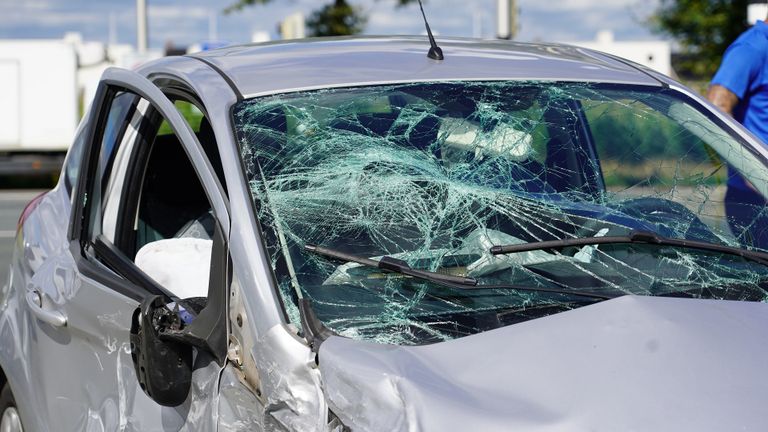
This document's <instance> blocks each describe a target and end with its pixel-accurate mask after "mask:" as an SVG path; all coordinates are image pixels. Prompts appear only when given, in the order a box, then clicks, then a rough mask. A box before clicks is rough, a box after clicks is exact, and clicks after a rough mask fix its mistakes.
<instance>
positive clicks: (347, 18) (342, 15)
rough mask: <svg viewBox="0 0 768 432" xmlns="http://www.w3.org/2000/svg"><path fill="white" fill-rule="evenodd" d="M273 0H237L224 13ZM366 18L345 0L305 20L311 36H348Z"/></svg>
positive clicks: (401, 2)
mask: <svg viewBox="0 0 768 432" xmlns="http://www.w3.org/2000/svg"><path fill="white" fill-rule="evenodd" d="M272 1H274V0H237V1H236V2H235V3H233V4H232V5H230V6H228V7H227V8H226V9H224V13H231V12H236V11H239V10H242V9H243V8H245V7H248V6H254V5H263V4H267V3H271V2H272ZM417 1H418V0H397V7H400V6H405V5H408V4H411V3H416V2H417ZM366 22H367V17H366V16H365V13H364V12H363V11H362V10H361V8H360V7H357V6H352V5H350V4H349V3H347V1H346V0H334V1H333V2H332V3H329V4H326V5H325V6H323V7H321V8H320V9H318V10H316V11H314V12H312V14H310V16H309V18H308V19H307V28H308V29H309V34H310V35H311V36H348V35H354V34H358V33H362V31H363V30H364V29H365V23H366Z"/></svg>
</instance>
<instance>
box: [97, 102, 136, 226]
mask: <svg viewBox="0 0 768 432" xmlns="http://www.w3.org/2000/svg"><path fill="white" fill-rule="evenodd" d="M138 99H139V98H138V96H136V95H135V94H132V93H127V92H120V93H117V94H116V95H115V97H114V98H113V99H112V102H111V104H110V106H109V113H108V114H107V118H106V121H105V124H104V127H103V131H102V136H101V140H100V143H101V144H100V146H99V157H98V160H97V166H96V172H95V178H96V181H95V182H94V188H93V190H92V191H91V196H90V197H89V200H90V201H91V203H90V205H89V211H90V214H89V218H90V219H89V220H90V222H89V233H88V236H89V237H90V239H91V240H95V239H96V237H98V236H99V235H101V234H102V233H104V230H103V228H104V226H103V224H102V222H103V218H104V211H105V207H106V203H108V202H109V201H110V193H109V192H110V191H111V190H114V188H115V180H117V179H116V178H114V177H112V169H113V167H114V166H115V161H116V160H117V159H118V155H121V156H124V154H125V152H124V151H119V150H121V149H122V146H121V145H119V144H120V142H121V141H122V140H123V137H124V134H125V132H126V130H128V129H129V125H130V122H131V118H132V117H133V115H134V113H135V112H136V106H137V102H138ZM108 189H109V190H108ZM108 228H109V229H110V230H109V231H108V232H107V235H108V237H110V240H112V237H113V235H114V232H113V231H114V227H112V226H109V227H108Z"/></svg>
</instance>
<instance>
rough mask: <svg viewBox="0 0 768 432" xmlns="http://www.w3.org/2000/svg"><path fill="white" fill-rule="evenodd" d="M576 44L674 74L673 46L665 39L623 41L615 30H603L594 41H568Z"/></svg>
mask: <svg viewBox="0 0 768 432" xmlns="http://www.w3.org/2000/svg"><path fill="white" fill-rule="evenodd" d="M564 43H567V44H569V45H576V46H580V47H584V48H589V49H593V50H597V51H602V52H605V53H608V54H613V55H616V56H619V57H622V58H625V59H627V60H631V61H633V62H635V63H639V64H641V65H644V66H647V67H649V68H651V69H653V70H655V71H658V72H661V73H663V74H664V75H667V76H672V75H673V73H674V72H673V71H672V46H671V44H670V43H669V42H665V41H621V42H617V41H615V40H614V37H613V32H611V31H607V30H604V31H601V32H599V33H598V34H597V38H595V40H593V41H568V42H564Z"/></svg>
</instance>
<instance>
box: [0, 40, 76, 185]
mask: <svg viewBox="0 0 768 432" xmlns="http://www.w3.org/2000/svg"><path fill="white" fill-rule="evenodd" d="M77 72H78V58H77V52H76V49H75V47H74V46H73V45H72V44H71V43H68V42H67V41H65V40H2V41H0V175H25V174H47V173H55V172H58V170H59V168H60V167H61V163H62V162H63V159H64V154H65V152H66V151H67V148H69V145H70V144H71V143H72V138H73V136H74V133H75V129H76V127H77V123H78V121H79V120H80V110H81V109H82V108H81V102H80V100H81V98H80V97H79V91H78V82H77Z"/></svg>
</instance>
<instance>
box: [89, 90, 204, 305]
mask: <svg viewBox="0 0 768 432" xmlns="http://www.w3.org/2000/svg"><path fill="white" fill-rule="evenodd" d="M177 106H178V105H177ZM191 113H192V115H191V116H186V117H187V118H188V119H190V120H191V126H192V128H193V130H194V129H196V130H197V132H196V133H197V134H198V135H199V134H200V129H201V125H204V123H205V122H207V120H205V118H204V116H203V115H202V113H201V112H199V111H197V112H196V113H195V112H194V111H191ZM195 114H196V115H195ZM211 136H212V134H211ZM213 147H214V148H215V142H214V143H213ZM95 175H96V181H95V184H94V191H93V193H92V200H91V202H90V203H89V205H88V209H89V212H90V214H89V217H90V221H91V223H90V234H89V235H90V238H91V239H92V240H94V241H95V240H96V238H97V237H98V238H100V239H101V240H102V241H105V242H107V243H108V244H111V246H113V247H114V249H115V250H117V251H119V253H121V254H122V255H123V257H124V261H125V263H127V264H128V265H131V266H133V265H135V266H137V267H138V268H139V269H140V270H142V271H143V272H144V273H145V274H147V275H148V276H149V277H151V278H152V279H153V280H155V281H156V282H157V283H159V284H160V285H162V286H163V287H165V288H166V289H168V290H170V291H171V292H173V293H174V294H176V295H177V296H179V297H181V298H189V297H205V296H206V295H207V292H208V281H209V275H210V265H211V251H212V244H213V242H212V240H211V239H212V238H213V232H214V227H215V225H216V221H215V218H214V216H213V212H212V208H211V204H210V201H209V199H208V197H207V195H206V193H205V190H204V188H203V186H202V182H201V181H200V179H199V177H198V175H197V172H196V171H195V169H194V166H193V164H192V162H191V160H190V159H189V157H188V156H187V153H186V151H185V150H184V147H183V145H182V143H181V142H180V140H179V139H178V137H177V136H176V134H175V133H174V132H173V130H172V128H171V127H170V124H169V123H168V122H167V121H166V120H165V119H164V118H162V116H161V115H160V114H159V112H158V111H157V110H155V108H154V107H153V106H152V105H151V104H150V103H149V102H148V101H147V100H144V99H141V98H139V97H138V96H136V95H134V94H130V93H121V94H118V95H117V96H116V97H115V98H114V99H113V102H112V104H111V106H110V112H109V114H108V117H107V119H106V122H105V126H104V129H103V134H102V138H101V146H100V152H99V156H98V163H97V167H96V173H95ZM97 258H100V257H99V256H98V254H97ZM131 262H132V264H131Z"/></svg>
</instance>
